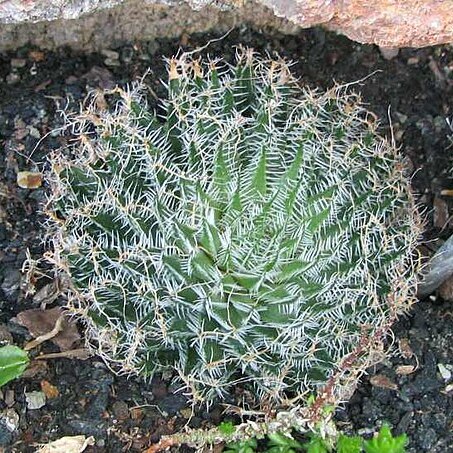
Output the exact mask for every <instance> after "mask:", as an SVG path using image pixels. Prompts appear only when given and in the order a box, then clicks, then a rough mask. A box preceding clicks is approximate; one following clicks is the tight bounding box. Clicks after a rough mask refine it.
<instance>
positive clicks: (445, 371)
mask: <svg viewBox="0 0 453 453" xmlns="http://www.w3.org/2000/svg"><path fill="white" fill-rule="evenodd" d="M437 369H438V370H439V373H440V375H441V376H442V379H443V380H444V381H445V382H448V381H449V380H450V379H451V371H450V370H449V369H448V368H447V367H446V366H445V365H443V364H442V363H438V364H437Z"/></svg>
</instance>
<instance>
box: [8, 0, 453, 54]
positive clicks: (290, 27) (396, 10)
mask: <svg viewBox="0 0 453 453" xmlns="http://www.w3.org/2000/svg"><path fill="white" fill-rule="evenodd" d="M214 5H215V6H214ZM219 6H220V8H219ZM224 9H227V10H226V11H223V10H224ZM273 13H274V14H275V15H276V16H278V17H280V18H282V20H279V19H278V18H277V17H275V15H274V14H273ZM76 18H77V20H69V19H76ZM30 21H31V22H38V23H37V24H36V25H34V26H33V27H31V26H30V25H26V24H24V22H30ZM41 21H51V22H50V23H47V24H45V25H44V24H43V23H41ZM244 22H247V23H252V24H254V25H256V26H260V25H267V26H274V27H276V28H278V29H279V30H282V31H285V32H291V31H295V30H296V29H297V27H303V28H307V27H311V26H314V25H323V26H325V27H326V28H328V29H330V30H334V31H337V32H339V33H343V34H345V35H346V36H348V37H349V38H351V39H353V40H355V41H358V42H362V43H374V44H377V45H379V46H380V47H382V48H388V47H390V48H392V47H393V48H395V47H403V46H409V47H422V46H427V45H432V44H440V43H447V42H452V41H453V0H406V1H401V0H342V1H340V0H303V1H300V0H223V1H222V0H220V1H215V0H185V1H179V0H59V1H54V2H49V1H48V0H33V1H32V0H0V23H3V25H1V26H0V36H1V38H0V49H7V48H12V47H14V46H19V45H22V44H25V43H26V42H29V41H30V42H31V43H33V44H35V45H39V46H41V47H45V48H52V47H57V46H61V45H72V46H73V47H76V48H82V49H84V50H99V48H101V46H102V44H103V43H105V42H109V43H112V42H113V43H120V42H124V41H131V40H137V39H142V40H145V39H147V40H149V39H152V38H155V37H157V36H161V37H163V36H167V37H170V36H179V35H181V34H182V33H183V32H185V33H193V32H201V31H207V30H209V29H213V28H215V29H216V30H217V31H223V30H225V31H226V30H228V29H229V28H231V27H232V26H234V25H236V24H238V23H244Z"/></svg>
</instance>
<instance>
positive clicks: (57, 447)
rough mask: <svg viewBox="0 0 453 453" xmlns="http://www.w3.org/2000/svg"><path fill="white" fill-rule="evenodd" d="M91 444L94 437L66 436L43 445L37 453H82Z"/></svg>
mask: <svg viewBox="0 0 453 453" xmlns="http://www.w3.org/2000/svg"><path fill="white" fill-rule="evenodd" d="M89 445H94V437H93V436H90V437H88V438H86V437H85V436H66V437H62V438H61V439H58V440H54V441H53V442H50V443H49V444H47V445H43V446H42V447H41V448H39V449H38V450H37V452H36V453H82V452H83V451H85V449H86V448H87V447H88V446H89Z"/></svg>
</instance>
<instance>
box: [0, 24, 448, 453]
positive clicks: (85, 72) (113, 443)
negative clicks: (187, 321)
mask: <svg viewBox="0 0 453 453" xmlns="http://www.w3.org/2000/svg"><path fill="white" fill-rule="evenodd" d="M187 38H188V39H187ZM210 38H212V36H208V35H200V36H190V37H187V36H185V37H184V38H183V40H184V41H185V42H184V46H185V47H184V48H185V49H192V48H194V47H197V46H200V45H204V44H205V43H206V42H207V41H208V40H209V39H210ZM238 43H242V44H245V45H247V46H252V47H254V48H255V49H257V50H259V51H267V52H269V53H273V52H278V53H279V54H280V55H283V56H285V57H289V58H291V59H293V60H295V61H296V64H295V66H294V71H295V72H296V73H297V74H298V75H299V76H300V78H301V82H302V83H306V84H309V85H310V86H313V87H315V86H316V87H319V88H322V89H324V88H328V87H330V86H332V84H333V83H334V81H336V82H353V81H357V80H360V79H363V78H365V77H367V76H368V77H367V78H366V80H364V81H362V82H361V83H360V85H356V87H355V90H357V91H360V92H361V93H362V96H363V99H364V101H365V102H366V103H367V104H368V105H369V108H370V110H372V111H373V112H375V113H376V114H377V115H378V116H379V117H380V118H381V119H382V131H383V133H385V134H389V131H390V128H389V116H390V117H391V122H392V124H393V133H394V137H395V140H396V142H397V143H398V144H399V145H400V146H401V148H402V150H403V152H404V154H405V155H406V156H407V162H408V166H409V171H411V172H412V173H413V174H414V176H413V185H414V188H415V190H416V192H417V193H418V194H419V197H418V200H419V202H420V205H421V206H422V207H423V208H424V209H425V213H426V217H427V228H426V239H427V240H430V242H429V244H428V248H430V249H435V248H436V247H437V246H438V242H439V241H431V240H433V239H434V238H439V237H440V238H441V239H445V238H446V237H448V235H449V234H450V233H451V232H452V229H453V228H452V227H453V224H452V223H451V222H450V221H449V217H450V216H451V214H452V207H453V202H452V201H453V198H451V197H450V198H448V197H442V196H441V195H440V191H441V190H442V189H453V181H452V180H451V179H449V174H448V168H451V164H452V159H451V155H452V153H451V150H447V146H448V140H447V134H448V132H449V128H448V125H447V123H446V121H445V119H446V117H448V116H449V115H451V114H452V110H453V96H452V91H453V48H452V47H448V46H440V47H434V48H426V49H420V50H401V51H400V54H399V55H398V57H396V58H394V59H392V60H390V61H386V60H385V59H384V58H383V57H382V55H381V53H380V52H379V49H377V48H376V47H374V46H366V45H359V44H356V43H353V42H351V41H349V40H347V39H346V38H343V37H339V36H336V35H334V34H331V33H326V32H324V31H322V30H319V29H315V30H307V31H303V32H301V33H300V34H299V35H297V36H284V35H281V34H279V33H277V32H275V31H270V32H268V33H262V32H257V31H252V30H250V29H247V28H241V29H238V30H234V31H232V32H231V33H230V34H229V36H227V37H226V38H224V39H223V40H220V41H217V42H214V43H212V44H211V45H210V46H209V48H208V51H209V53H210V54H211V55H219V56H220V55H223V56H224V57H225V58H226V59H228V60H231V59H232V57H233V54H234V49H233V47H232V46H233V45H234V44H238ZM181 45H182V42H179V41H178V40H162V41H153V42H149V43H134V44H128V45H125V46H124V47H121V48H119V49H113V50H116V51H117V52H118V55H116V54H112V55H102V54H90V55H86V54H77V53H73V52H72V51H71V50H68V49H61V50H59V51H58V52H40V51H39V49H30V48H23V49H19V50H18V51H17V52H16V53H14V54H12V53H10V54H4V55H0V286H1V290H0V310H1V312H0V333H1V334H2V335H6V337H8V333H9V334H11V335H12V337H13V342H14V343H15V344H17V345H19V346H21V345H23V344H24V342H26V341H27V340H29V339H30V336H29V334H28V331H27V330H26V329H25V328H23V327H20V326H18V325H17V324H16V323H14V322H13V321H12V318H14V317H15V316H16V315H17V314H18V313H19V312H21V311H23V310H26V309H29V308H38V307H39V303H38V302H36V301H33V298H32V297H24V289H25V281H24V278H23V277H21V272H20V271H21V268H22V265H23V262H24V259H25V258H26V251H27V250H29V251H30V253H31V256H32V257H34V258H36V259H37V258H40V257H41V256H42V254H43V253H44V252H45V250H46V245H43V243H42V240H41V237H42V235H43V232H44V227H43V226H42V224H41V221H42V218H41V217H40V215H39V214H38V212H39V209H40V206H42V203H43V200H44V198H45V191H46V188H45V186H44V187H43V188H39V189H35V190H27V189H20V188H19V187H18V186H17V183H16V173H17V171H22V170H33V169H39V170H43V169H45V167H46V156H47V154H48V153H49V152H50V151H52V150H55V149H58V148H60V147H61V146H64V145H65V143H66V140H67V139H66V138H65V137H63V136H61V135H60V134H59V133H58V131H57V132H52V131H54V130H55V129H58V128H59V127H61V126H62V124H63V121H62V118H61V116H60V113H59V110H60V109H63V108H69V109H78V105H79V103H80V102H81V100H82V99H83V98H84V96H85V95H86V93H87V91H88V90H90V89H93V88H105V87H110V86H114V85H115V84H124V83H126V82H129V81H131V80H133V79H135V78H138V77H141V76H142V75H143V74H144V72H145V70H146V69H147V68H148V67H150V68H151V74H150V76H149V77H148V81H149V83H150V84H151V86H152V88H153V89H154V91H155V92H156V93H157V94H158V95H161V94H163V93H164V90H163V89H162V87H161V85H160V84H159V79H161V78H165V73H164V63H163V61H162V56H171V55H172V54H174V53H176V52H177V51H178V49H179V48H180V46H181ZM111 50H112V49H111ZM117 56H118V58H117ZM107 57H108V58H109V60H107V61H106V58H107ZM389 112H390V115H389ZM47 282H48V280H46V279H45V278H43V279H41V280H40V281H39V282H38V286H39V287H40V286H42V285H44V284H45V283H47ZM55 304H64V301H62V300H57V301H56V302H53V303H52V304H51V305H50V306H54V305H55ZM452 317H453V310H452V308H451V305H450V302H446V301H444V300H442V299H441V298H440V297H438V296H436V297H434V296H432V297H431V298H429V299H427V300H423V301H421V302H420V303H419V304H417V305H416V306H415V307H414V309H413V311H412V313H411V314H410V316H409V317H407V318H406V319H402V320H401V321H400V322H399V323H398V324H397V325H396V326H395V328H394V333H395V337H394V338H393V339H392V340H393V343H394V346H395V349H396V350H398V349H399V351H400V353H399V354H397V355H396V356H395V357H394V358H391V359H388V360H387V361H386V362H384V363H383V364H382V365H379V366H377V367H375V368H373V369H372V370H369V376H367V377H365V378H364V379H363V380H362V383H361V384H360V386H359V387H358V388H357V390H356V392H355V394H354V396H353V397H352V399H351V401H350V402H349V403H348V404H347V405H345V408H344V410H341V411H338V414H337V420H338V423H339V426H342V427H343V428H344V429H345V430H347V431H351V432H359V433H363V434H370V433H372V432H374V431H375V430H376V429H377V428H378V427H379V426H380V425H381V423H382V422H383V421H388V422H389V423H390V424H391V425H392V426H393V428H394V432H396V433H402V432H407V434H408V435H409V437H410V446H409V448H408V451H409V452H413V453H415V452H416V453H419V452H439V453H440V452H442V453H445V452H453V435H452V432H453V430H452V428H453V421H452V414H453V401H452V395H453V391H452V385H451V382H452V378H451V375H452V374H453V322H452ZM80 330H81V333H82V334H83V329H82V328H81V329H80ZM2 338H3V337H2ZM38 352H44V353H48V352H58V348H57V347H55V346H53V345H52V343H50V342H46V343H44V344H43V345H42V346H41V347H39V348H38V349H37V350H35V351H34V352H33V354H32V355H36V354H37V353H38ZM41 363H43V364H44V365H45V366H41V369H39V370H36V369H35V371H34V374H33V373H31V374H32V376H31V377H28V378H23V379H20V380H17V381H14V382H12V383H10V384H8V385H6V386H5V387H3V388H2V390H1V393H0V446H3V447H4V449H5V451H7V452H9V451H15V452H24V453H26V452H32V451H35V448H36V447H35V445H36V443H46V442H48V441H50V440H55V439H58V438H60V437H62V436H65V435H78V434H85V435H93V436H94V437H95V439H96V444H95V445H94V446H91V447H89V448H88V449H87V450H86V451H87V452H109V453H115V452H121V451H142V450H144V448H146V446H147V445H149V444H150V443H152V442H155V441H157V440H158V438H159V436H160V435H162V434H168V433H171V432H175V431H176V430H178V429H182V428H183V427H184V425H185V424H186V423H187V422H188V418H189V415H190V410H189V409H188V408H187V405H186V401H185V399H184V398H183V397H182V396H180V395H179V394H173V393H172V389H171V387H169V386H168V384H167V382H166V381H165V379H164V380H161V379H155V380H154V381H153V382H151V383H143V382H140V381H139V380H138V379H135V378H131V379H126V378H125V377H117V376H115V375H114V374H113V373H112V372H111V371H110V370H109V369H108V368H107V367H106V366H105V365H104V364H103V363H102V362H101V361H100V360H99V359H96V358H90V359H88V360H77V359H67V358H59V359H48V360H46V361H41ZM401 365H405V366H406V368H401ZM410 365H412V366H414V369H413V370H412V369H410V368H408V366H410ZM441 370H442V371H443V373H440V371H441ZM408 372H409V374H404V373H408ZM442 374H443V375H442ZM449 375H450V376H449ZM43 380H46V381H48V382H49V383H51V384H52V385H54V386H55V387H56V388H57V389H58V393H59V395H58V396H57V397H55V398H53V399H47V402H46V404H45V405H44V406H43V407H42V408H40V409H29V408H28V407H27V404H26V401H25V392H31V391H34V390H37V391H40V390H41V383H42V381H43ZM6 414H9V420H10V422H9V423H8V422H7V419H6ZM223 417H224V416H223V415H222V410H221V408H220V407H215V408H214V409H213V410H211V411H210V413H204V412H200V413H198V414H196V416H195V417H193V418H191V420H190V422H188V423H189V426H192V427H200V426H210V425H212V424H217V423H219V421H221V420H222V418H223ZM11 420H13V422H11ZM14 420H15V421H14ZM17 420H18V421H17Z"/></svg>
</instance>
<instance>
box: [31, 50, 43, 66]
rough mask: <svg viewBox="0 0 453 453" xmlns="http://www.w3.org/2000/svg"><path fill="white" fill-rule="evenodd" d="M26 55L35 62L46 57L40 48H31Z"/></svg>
mask: <svg viewBox="0 0 453 453" xmlns="http://www.w3.org/2000/svg"><path fill="white" fill-rule="evenodd" d="M28 57H29V58H30V59H32V60H33V61H35V62H36V63H39V62H40V61H43V60H44V59H45V58H46V55H45V53H44V52H42V51H40V50H31V51H30V52H28Z"/></svg>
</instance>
